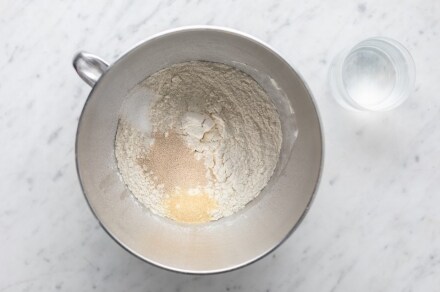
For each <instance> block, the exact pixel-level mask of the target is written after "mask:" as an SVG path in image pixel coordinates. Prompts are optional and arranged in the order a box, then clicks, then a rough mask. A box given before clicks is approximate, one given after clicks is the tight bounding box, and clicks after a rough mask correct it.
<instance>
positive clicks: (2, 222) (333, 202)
mask: <svg viewBox="0 0 440 292" xmlns="http://www.w3.org/2000/svg"><path fill="white" fill-rule="evenodd" d="M439 15H440V2H439V1H436V0H426V1H401V0H389V1H383V0H382V1H381V0H373V1H359V2H354V1H343V0H335V1H318V0H311V1H287V0H285V1H263V0H261V1H255V0H254V1H250V0H249V1H232V0H231V1H148V2H146V1H138V0H135V1H130V2H128V1H119V2H113V1H103V0H102V1H72V0H68V1H2V2H1V3H0V40H1V41H0V133H1V143H0V151H1V155H0V178H1V184H0V194H1V203H0V234H1V236H0V246H1V251H0V263H1V265H0V291H58V290H60V291H93V290H97V291H180V292H187V291H191V292H193V291H436V290H438V289H440V288H439V287H440V276H439V275H440V227H439V226H440V212H439V211H438V210H439V208H440V207H439V206H440V196H439V194H440V184H439V181H440V169H439V166H440V152H439V150H438V142H439V141H440V128H439V126H440V120H439V116H440V98H439V92H440V82H439V80H440V71H439V68H440V54H439V51H440V35H439V34H440V24H439ZM190 24H212V25H221V26H227V27H232V28H236V29H239V30H242V31H245V32H247V33H250V34H252V35H254V36H256V37H258V38H260V39H262V40H263V41H266V42H268V43H269V44H270V45H271V46H272V47H274V48H275V49H276V50H278V51H279V52H280V53H281V54H282V55H283V56H284V57H285V58H286V59H287V60H288V61H289V62H291V63H292V64H293V65H294V66H295V67H296V68H297V69H298V71H299V72H300V73H301V74H302V75H303V76H304V78H305V80H306V81H307V83H308V84H309V86H310V88H311V90H312V92H313V93H314V95H315V98H316V102H317V104H318V107H319V110H320V113H321V116H322V121H323V126H324V134H325V138H326V139H325V140H326V145H325V146H326V153H325V154H326V157H325V167H324V174H323V178H322V183H321V187H320V189H319V192H318V195H317V197H316V200H315V202H314V204H313V207H312V209H311V211H310V213H309V214H308V216H307V217H306V219H305V220H304V222H303V224H302V225H301V226H300V228H299V229H298V230H297V231H296V232H295V233H294V234H293V236H292V237H291V238H290V239H289V240H288V241H287V242H286V243H284V244H283V245H282V246H281V247H280V248H279V249H277V250H276V251H275V252H274V253H272V254H271V255H269V256H267V257H266V258H264V259H263V260H261V261H259V262H257V263H255V264H253V265H251V266H249V267H246V268H244V269H241V270H238V271H234V272H231V273H227V274H220V275H212V276H189V275H180V274H174V273H171V272H167V271H163V270H160V269H158V268H155V267H152V266H150V265H148V264H145V263H143V262H141V261H140V260H138V259H136V258H135V257H133V256H132V255H130V254H128V253H127V252H125V251H124V250H123V249H121V248H120V247H119V246H118V245H117V244H116V243H114V242H113V241H112V240H111V239H110V238H109V237H108V236H107V235H106V234H105V232H104V231H103V230H102V229H101V228H100V227H99V224H98V222H97V221H96V220H95V218H94V217H93V216H92V214H91V212H90V211H89V209H88V207H87V204H86V202H85V200H84V198H83V196H82V194H81V190H80V187H79V184H78V180H77V177H76V172H75V163H74V139H75V131H76V124H77V121H78V117H79V114H80V112H81V109H82V106H83V104H84V101H85V99H86V97H87V94H88V92H89V91H90V88H88V86H87V85H86V84H85V83H83V82H82V81H81V80H80V79H79V78H78V77H77V76H76V74H75V72H74V70H73V68H72V66H71V60H72V57H73V55H74V53H75V52H76V51H78V50H82V49H85V50H88V51H91V52H93V53H96V54H98V55H99V56H101V57H102V58H104V59H106V60H108V61H109V62H112V61H114V60H115V59H116V58H117V57H118V56H119V55H120V54H121V53H123V52H124V51H126V50H127V49H129V48H130V47H132V46H133V45H134V44H135V43H137V42H139V41H141V40H142V39H144V38H146V37H148V36H150V35H152V34H154V33H157V32H160V31H162V30H165V29H168V28H173V27H178V26H182V25H190ZM374 35H383V36H388V37H392V38H395V39H397V40H399V41H401V42H402V43H403V44H404V45H406V46H407V47H408V48H409V50H410V51H411V53H412V54H413V57H414V59H415V63H416V69H417V81H416V90H415V92H414V94H413V95H412V96H411V98H410V99H409V100H408V101H407V102H406V103H404V104H403V105H402V106H401V107H399V108H398V109H396V110H394V111H391V112H386V113H352V112H348V111H345V110H343V109H342V108H340V107H339V106H338V105H337V104H336V103H335V102H334V101H333V100H332V99H331V97H330V93H329V88H328V86H327V83H326V77H327V72H328V68H329V64H330V62H331V60H332V58H333V57H334V56H335V55H336V54H337V53H338V52H339V51H340V50H342V49H343V48H345V47H346V46H350V45H353V44H355V43H356V42H357V41H359V40H362V39H363V38H366V37H370V36H374Z"/></svg>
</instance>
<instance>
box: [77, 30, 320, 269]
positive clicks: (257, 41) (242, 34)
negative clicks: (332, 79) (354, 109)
mask: <svg viewBox="0 0 440 292" xmlns="http://www.w3.org/2000/svg"><path fill="white" fill-rule="evenodd" d="M185 31H214V32H222V33H228V34H232V35H234V36H237V37H241V38H245V39H247V40H249V41H251V42H254V43H255V44H257V45H259V46H261V47H263V48H265V49H267V50H268V51H269V52H270V53H271V54H273V55H274V56H275V57H277V58H278V59H279V60H281V61H282V62H283V63H284V64H285V66H286V67H287V68H288V69H289V70H290V71H292V72H293V73H295V74H296V75H297V76H298V77H299V79H300V80H301V83H302V85H303V86H304V87H305V89H306V91H307V93H308V95H309V98H310V99H311V102H312V105H313V109H314V112H315V115H316V118H317V121H318V124H317V125H318V132H319V140H320V142H321V147H320V156H321V159H320V161H319V168H318V174H317V179H316V181H315V184H314V186H313V191H312V194H311V196H310V199H309V201H308V202H307V204H306V207H305V209H304V211H303V212H302V214H301V216H300V217H299V219H298V221H297V222H296V223H295V224H294V225H293V226H292V228H291V229H290V230H289V232H288V233H287V234H286V235H285V236H284V238H282V239H281V240H280V241H279V242H278V243H277V244H276V245H274V246H273V247H272V248H270V249H268V250H266V251H265V252H264V253H261V254H259V255H257V256H255V257H253V258H251V259H249V260H248V261H246V262H243V263H241V264H238V265H235V266H231V267H227V268H222V269H217V270H209V271H192V270H186V269H180V268H173V267H169V266H166V265H163V264H161V263H158V262H155V261H152V260H150V259H147V258H145V257H143V256H142V255H140V254H139V253H137V252H136V251H135V250H133V249H131V248H130V247H128V246H127V245H125V244H124V243H123V242H122V241H121V240H119V239H118V237H117V236H116V235H114V234H112V233H111V232H110V230H109V229H107V228H106V226H105V224H103V223H102V222H101V220H100V219H99V217H98V216H97V214H96V212H95V210H94V209H93V207H92V205H91V203H90V201H89V199H88V195H87V193H86V191H85V188H84V185H83V182H82V179H81V174H80V169H79V162H78V137H79V132H80V126H81V123H82V120H83V115H84V112H85V109H86V107H87V104H88V102H89V100H90V98H91V97H92V96H93V94H94V91H95V90H96V88H97V87H98V85H99V84H100V82H101V81H102V80H103V77H105V75H106V74H107V73H108V72H109V71H110V70H111V69H112V68H113V67H114V66H113V65H115V64H117V63H119V62H120V61H121V60H122V59H124V58H125V57H127V56H128V55H129V54H130V53H131V52H132V51H133V50H135V49H137V48H138V47H140V46H142V45H143V44H145V43H147V42H149V41H152V40H154V39H156V38H160V37H163V36H165V35H168V34H173V33H178V32H185ZM75 164H76V172H77V176H78V180H79V183H80V187H81V191H82V193H83V196H84V198H85V199H86V202H87V205H88V206H89V208H90V210H91V211H92V214H93V216H94V217H95V218H96V219H97V220H98V222H99V225H100V226H101V227H102V228H103V229H104V231H105V232H106V233H107V234H108V235H109V236H110V237H111V238H112V239H113V240H114V241H115V242H116V243H117V244H118V245H119V246H121V247H122V248H123V249H125V250H126V251H128V252H129V253H130V254H132V255H134V256H136V257H137V258H139V259H140V260H142V261H144V262H146V263H149V264H151V265H153V266H155V267H158V268H161V269H163V270H166V271H170V272H174V273H180V274H188V275H214V274H222V273H226V272H230V271H234V270H237V269H240V268H243V267H246V266H249V265H251V264H253V263H255V262H256V261H258V260H260V259H262V258H264V257H266V256H267V255H268V254H270V253H272V252H273V251H274V250H276V249H277V248H278V247H279V246H281V245H282V244H283V243H284V242H285V241H286V240H287V239H288V238H289V237H290V236H291V235H292V234H293V232H295V230H296V229H297V228H298V226H299V225H300V224H301V223H302V222H303V220H304V218H305V217H306V215H307V214H308V212H309V209H310V208H311V206H312V203H313V202H314V200H315V197H316V193H317V191H318V188H319V185H320V182H321V179H322V172H323V165H324V136H323V131H322V122H321V117H320V114H319V112H318V109H317V107H316V100H315V98H314V96H313V94H312V91H311V90H310V88H309V86H308V85H307V83H306V82H305V80H304V78H303V76H302V75H301V74H300V73H299V72H297V71H296V70H295V69H294V68H293V67H292V66H291V65H290V64H289V63H288V62H287V61H286V60H285V59H284V58H283V57H282V56H281V55H280V54H279V53H278V52H277V51H276V50H275V49H274V48H272V47H271V46H270V45H268V44H266V43H265V42H263V41H262V40H260V39H258V38H256V37H254V36H252V35H250V34H247V33H245V32H242V31H239V30H236V29H232V28H228V27H222V26H213V25H189V26H181V27H177V28H172V29H168V30H164V31H162V32H159V33H156V34H153V35H152V36H150V37H147V38H145V39H144V40H142V41H140V42H138V43H136V44H135V45H134V46H132V47H131V48H129V49H128V50H126V51H125V52H124V53H122V54H121V55H120V56H119V57H118V58H117V60H116V61H115V62H113V63H111V64H109V66H108V69H107V70H106V71H105V72H104V73H103V74H102V75H101V76H100V78H99V79H98V80H97V81H96V83H95V84H94V85H93V86H92V88H91V90H90V93H89V95H88V96H87V98H86V101H85V103H84V106H83V108H82V110H81V114H80V116H79V119H78V125H77V129H76V135H75Z"/></svg>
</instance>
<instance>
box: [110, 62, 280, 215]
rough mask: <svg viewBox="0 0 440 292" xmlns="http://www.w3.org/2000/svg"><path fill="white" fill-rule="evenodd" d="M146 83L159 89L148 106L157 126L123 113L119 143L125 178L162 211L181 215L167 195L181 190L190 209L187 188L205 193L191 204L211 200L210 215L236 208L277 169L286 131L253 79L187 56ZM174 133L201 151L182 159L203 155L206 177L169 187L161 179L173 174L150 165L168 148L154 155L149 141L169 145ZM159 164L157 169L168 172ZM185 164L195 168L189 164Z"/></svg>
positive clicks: (139, 196) (133, 189)
mask: <svg viewBox="0 0 440 292" xmlns="http://www.w3.org/2000/svg"><path fill="white" fill-rule="evenodd" d="M140 86H142V87H143V88H146V89H147V90H148V91H149V92H153V93H155V94H156V96H157V100H155V102H154V103H153V104H152V106H151V110H150V111H149V113H145V116H146V117H148V119H149V120H150V122H151V124H152V129H153V131H152V133H145V132H142V131H140V130H138V129H136V127H134V126H133V123H130V121H126V120H121V123H120V124H119V126H118V132H117V136H116V148H115V153H116V158H117V161H118V167H119V169H120V172H121V175H122V178H123V180H124V182H125V183H126V184H127V186H128V188H129V189H130V190H131V192H132V193H133V194H134V196H135V197H136V198H137V199H138V200H139V201H140V202H142V203H143V204H144V205H145V206H146V207H148V208H149V209H151V210H152V211H153V212H154V213H156V214H159V215H162V216H168V217H171V218H173V219H176V218H177V219H176V220H178V221H179V218H180V217H179V218H178V217H177V216H174V215H173V214H172V212H171V211H170V204H168V205H167V204H166V203H164V202H169V201H170V198H171V197H173V196H177V195H176V194H178V195H179V196H180V197H179V198H180V199H179V201H178V203H175V206H174V207H176V208H177V209H178V210H182V208H183V209H185V208H186V206H183V207H182V202H183V200H182V199H181V195H182V192H186V193H188V194H189V196H196V197H197V196H201V194H203V195H204V196H205V197H204V199H203V203H202V201H200V200H199V201H197V203H196V204H195V205H194V204H192V205H191V208H195V207H194V206H196V207H200V206H202V205H203V206H205V205H209V210H208V209H206V210H205V211H206V212H207V213H209V217H208V219H207V220H216V219H219V218H221V217H224V216H229V215H231V214H233V213H235V212H237V211H238V210H240V209H242V208H243V207H244V206H245V205H246V204H247V203H249V202H250V201H251V200H252V199H254V198H255V197H256V196H258V194H259V193H260V191H261V190H262V189H263V188H264V186H265V185H266V184H267V182H268V181H269V179H270V177H271V176H272V174H273V171H274V169H275V166H276V164H277V161H278V156H279V153H280V148H281V140H282V136H281V126H280V120H279V116H278V113H277V112H276V109H275V106H274V105H273V104H272V102H271V101H270V99H269V97H268V96H267V94H266V93H265V92H264V91H263V89H262V88H261V87H260V86H259V85H258V84H257V82H256V81H255V80H254V79H253V78H251V77H250V76H249V75H247V74H245V73H244V72H242V71H240V70H238V69H235V68H233V67H230V66H227V65H224V64H219V63H211V62H187V63H181V64H177V65H173V66H171V67H169V68H166V69H163V70H161V71H159V72H157V73H155V74H153V75H152V76H150V77H149V78H147V79H146V80H145V81H143V82H142V83H141V84H140ZM170 133H172V135H173V137H174V136H175V135H177V137H180V138H182V140H183V141H184V142H185V146H184V147H188V148H189V150H190V151H191V152H188V153H194V155H195V158H196V160H194V161H192V160H191V158H188V157H187V158H185V159H186V160H182V161H188V162H187V163H189V164H191V165H196V164H197V160H199V161H202V162H203V164H204V167H205V170H206V174H205V176H206V181H207V183H205V184H203V185H200V184H199V185H195V183H194V186H193V187H188V188H187V189H185V190H182V189H181V188H180V187H179V186H174V185H173V190H174V191H170V189H168V190H166V189H167V186H166V184H167V183H163V180H166V179H167V178H162V179H161V176H160V175H159V178H158V176H156V174H155V173H154V171H151V169H150V168H151V167H153V166H151V165H153V164H151V161H153V160H154V159H156V160H157V161H159V162H160V159H165V160H166V157H164V156H163V155H169V154H167V153H159V152H160V150H154V151H156V152H158V153H157V154H156V156H157V157H156V158H154V155H155V154H154V153H153V154H151V152H153V151H151V148H152V145H154V143H155V142H154V141H155V137H156V138H157V137H160V139H161V140H160V141H161V142H160V143H165V144H164V145H166V143H167V138H166V137H168V135H170ZM158 134H159V135H158ZM160 134H163V135H162V136H161V135H160ZM155 135H156V136H155ZM157 135H158V136H157ZM173 139H174V138H173ZM174 140H175V139H174ZM174 140H173V141H174ZM170 141H171V140H170ZM173 143H178V142H173ZM161 145H162V144H161ZM179 145H180V144H179ZM165 148H167V147H165ZM176 149H177V148H176ZM164 151H165V150H164ZM183 151H184V152H185V151H186V150H183ZM185 153H187V152H185ZM171 154H174V153H171ZM142 157H147V158H145V160H144V161H147V162H146V164H142V163H140V161H143V160H142ZM177 157H179V155H177ZM176 160H179V159H178V158H176ZM159 162H158V163H156V164H154V165H159V166H158V167H161V165H162V164H163V165H165V166H163V167H169V168H170V169H171V170H172V169H176V167H177V168H178V167H181V166H182V165H181V164H179V161H177V162H176V163H177V164H176V165H177V166H176V167H174V166H173V164H172V163H173V161H171V162H170V161H168V160H167V161H164V163H159ZM149 166H151V167H150V168H149ZM155 167H156V166H155ZM156 169H157V170H158V171H156V172H157V173H160V172H163V173H167V172H166V171H169V170H167V169H165V172H164V171H162V170H161V169H158V168H156ZM183 169H187V170H188V171H187V172H188V174H186V175H191V169H192V168H191V166H188V167H187V168H183ZM183 172H185V171H183ZM189 178H191V176H189ZM185 181H188V179H186V180H185ZM189 181H191V179H189ZM164 184H165V186H164ZM208 197H209V198H208ZM185 210H186V209H185ZM197 216H198V217H197V218H198V219H194V220H192V221H194V222H196V221H197V222H202V221H204V220H202V217H201V215H200V214H198V215H197ZM182 218H183V217H182ZM205 219H206V218H205ZM180 221H185V220H183V219H182V220H180ZM186 221H188V222H189V221H191V220H186ZM205 221H206V220H205Z"/></svg>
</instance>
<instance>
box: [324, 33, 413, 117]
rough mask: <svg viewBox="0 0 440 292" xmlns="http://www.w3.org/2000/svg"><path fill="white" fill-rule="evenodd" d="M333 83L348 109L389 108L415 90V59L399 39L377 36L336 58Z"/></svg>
mask: <svg viewBox="0 0 440 292" xmlns="http://www.w3.org/2000/svg"><path fill="white" fill-rule="evenodd" d="M329 82H330V88H331V91H332V94H333V96H334V97H335V99H336V100H337V101H338V103H339V104H341V105H342V106H343V107H344V108H347V109H351V110H370V111H387V110H391V109H394V108H395V107H397V106H398V105H400V104H401V103H403V102H404V101H405V100H406V99H407V98H408V96H409V94H410V93H411V91H412V90H413V88H414V82H415V66H414V61H413V59H412V57H411V55H410V53H409V52H408V50H407V49H406V48H405V47H404V46H403V45H402V44H400V43H399V42H397V41H395V40H393V39H389V38H384V37H373V38H369V39H366V40H364V41H362V42H360V43H358V44H357V45H355V46H354V47H353V48H349V49H346V50H344V51H342V52H341V53H340V54H339V55H338V56H337V57H336V58H335V59H334V61H333V63H332V65H331V67H330V73H329Z"/></svg>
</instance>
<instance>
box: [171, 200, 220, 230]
mask: <svg viewBox="0 0 440 292" xmlns="http://www.w3.org/2000/svg"><path fill="white" fill-rule="evenodd" d="M164 205H165V209H166V210H167V213H168V214H167V215H168V217H170V218H171V219H173V220H176V221H179V222H183V223H205V222H209V221H211V220H212V218H211V213H212V211H214V210H215V209H216V208H217V202H216V201H215V200H214V199H213V198H211V197H210V196H208V195H206V194H201V195H189V194H175V195H173V196H171V197H170V198H168V199H166V200H165V202H164Z"/></svg>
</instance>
